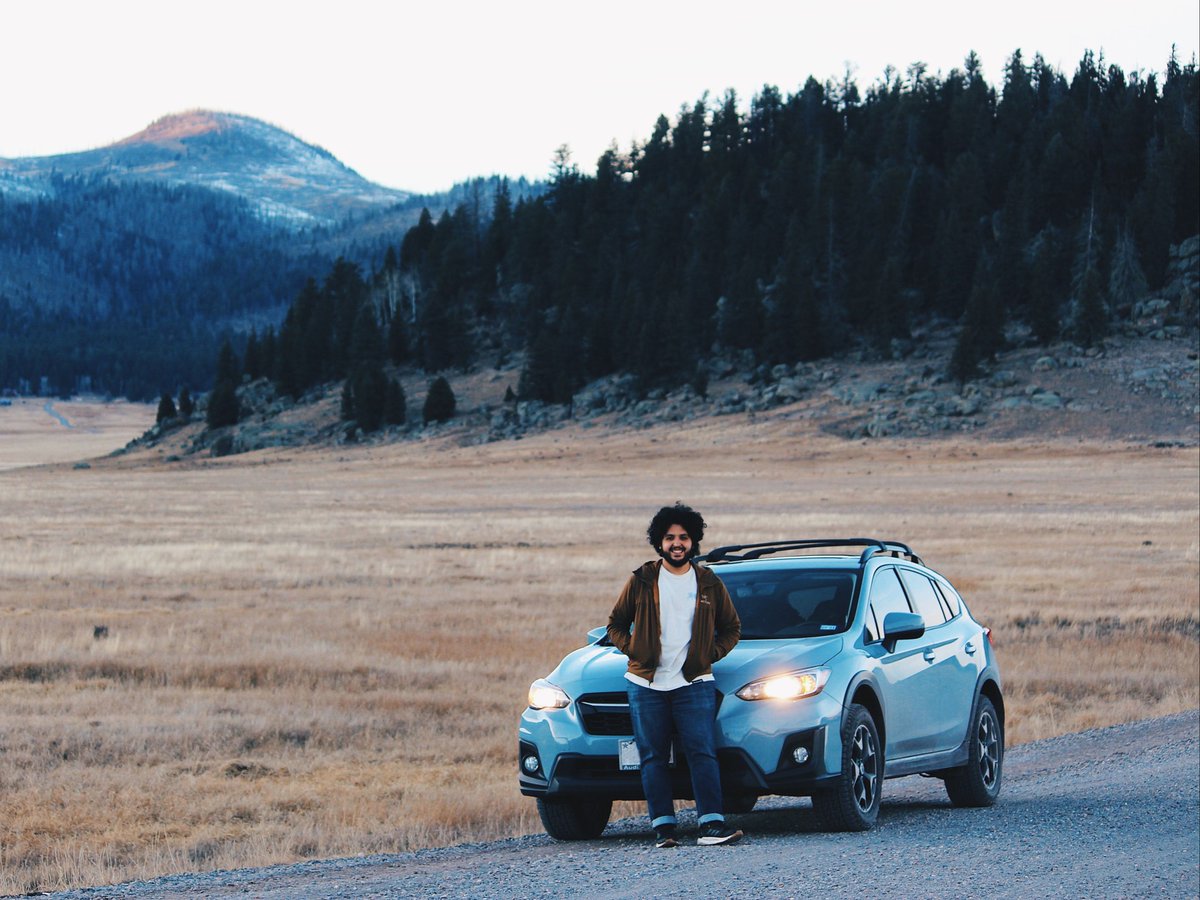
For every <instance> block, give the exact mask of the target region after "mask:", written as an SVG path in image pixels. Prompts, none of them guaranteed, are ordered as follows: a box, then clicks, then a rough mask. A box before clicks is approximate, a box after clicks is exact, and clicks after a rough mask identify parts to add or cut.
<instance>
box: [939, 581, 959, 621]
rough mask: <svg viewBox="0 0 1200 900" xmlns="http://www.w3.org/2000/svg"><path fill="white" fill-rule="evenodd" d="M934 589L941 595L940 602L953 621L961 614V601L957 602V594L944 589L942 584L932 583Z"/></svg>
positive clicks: (952, 590)
mask: <svg viewBox="0 0 1200 900" xmlns="http://www.w3.org/2000/svg"><path fill="white" fill-rule="evenodd" d="M933 587H934V589H935V590H936V591H937V592H938V594H940V595H941V598H942V602H943V603H944V604H946V611H947V612H948V613H949V614H950V618H951V619H953V618H954V617H955V616H957V615H958V614H959V613H960V612H962V601H960V600H959V598H958V594H956V593H955V592H954V588H951V587H946V586H945V585H944V584H939V583H938V582H936V581H935V582H933Z"/></svg>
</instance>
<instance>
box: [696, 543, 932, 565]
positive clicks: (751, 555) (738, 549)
mask: <svg viewBox="0 0 1200 900" xmlns="http://www.w3.org/2000/svg"><path fill="white" fill-rule="evenodd" d="M821 547H865V548H866V549H865V550H863V552H862V553H861V554H859V557H858V561H859V563H860V564H862V563H865V562H866V561H867V560H868V559H870V558H871V557H872V556H875V555H876V554H878V553H887V554H890V555H891V556H896V557H900V558H908V559H910V560H912V561H913V562H915V563H917V564H918V565H923V563H922V562H921V558H920V557H919V556H917V554H915V553H913V551H912V550H911V549H910V548H909V546H908V545H907V544H902V543H900V542H899V541H884V540H880V539H879V538H814V539H811V540H793V541H767V542H766V543H763V544H731V545H730V546H728V547H718V548H717V549H716V550H710V551H709V552H708V553H705V554H704V555H703V556H699V557H697V560H699V561H700V562H736V561H740V560H746V559H758V558H759V557H760V556H767V555H769V554H772V553H783V552H785V551H787V550H813V549H819V548H821Z"/></svg>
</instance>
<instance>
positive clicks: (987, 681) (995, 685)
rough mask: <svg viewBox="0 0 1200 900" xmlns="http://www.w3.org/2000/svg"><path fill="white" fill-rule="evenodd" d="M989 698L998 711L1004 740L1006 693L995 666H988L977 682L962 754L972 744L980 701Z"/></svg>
mask: <svg viewBox="0 0 1200 900" xmlns="http://www.w3.org/2000/svg"><path fill="white" fill-rule="evenodd" d="M981 697H987V698H988V699H989V700H991V701H992V706H993V707H994V708H995V710H996V715H997V716H999V717H1000V723H999V724H1000V738H1001V740H1003V739H1004V692H1003V691H1002V690H1001V689H1000V672H999V671H997V669H996V667H995V666H988V667H987V668H986V669H984V670H983V671H982V672H980V673H979V678H978V679H976V681H975V696H974V698H973V699H972V700H971V718H970V719H969V720H967V731H966V734H964V735H963V739H962V743H961V744H959V745H958V749H959V751H960V753H961V752H969V750H970V744H971V726H972V725H973V724H974V723H975V717H976V716H977V715H978V714H979V699H980V698H981Z"/></svg>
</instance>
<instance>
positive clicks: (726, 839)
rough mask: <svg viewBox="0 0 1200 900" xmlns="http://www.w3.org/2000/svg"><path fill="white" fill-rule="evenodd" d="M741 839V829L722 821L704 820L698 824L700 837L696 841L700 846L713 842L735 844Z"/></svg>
mask: <svg viewBox="0 0 1200 900" xmlns="http://www.w3.org/2000/svg"><path fill="white" fill-rule="evenodd" d="M741 839H742V831H741V829H733V828H730V827H729V826H728V825H726V824H725V823H724V822H705V823H704V824H703V825H701V826H700V837H698V838H696V843H697V844H699V845H700V846H701V847H711V846H712V845H714V844H736V843H737V842H738V841H740V840H741Z"/></svg>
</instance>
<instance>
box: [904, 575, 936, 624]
mask: <svg viewBox="0 0 1200 900" xmlns="http://www.w3.org/2000/svg"><path fill="white" fill-rule="evenodd" d="M900 578H901V580H902V581H903V582H904V587H905V590H907V591H908V597H909V599H910V600H912V604H913V606H915V607H916V608H917V612H918V613H920V615H921V618H922V619H924V620H925V627H926V628H934V627H936V626H938V625H941V624H942V623H943V622H945V621H946V611H945V610H944V609H943V608H942V601H941V598H940V597H938V595H937V594H936V593H935V592H934V588H933V582H931V581H930V580H929V579H928V578H926V577H925V576H924V575H922V574H921V573H920V572H913V571H911V570H910V569H901V570H900Z"/></svg>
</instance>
